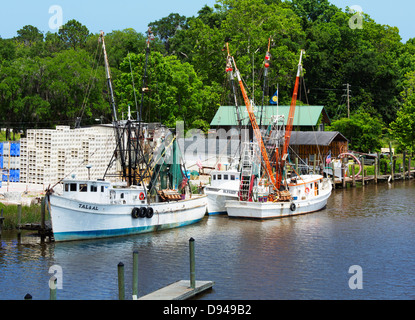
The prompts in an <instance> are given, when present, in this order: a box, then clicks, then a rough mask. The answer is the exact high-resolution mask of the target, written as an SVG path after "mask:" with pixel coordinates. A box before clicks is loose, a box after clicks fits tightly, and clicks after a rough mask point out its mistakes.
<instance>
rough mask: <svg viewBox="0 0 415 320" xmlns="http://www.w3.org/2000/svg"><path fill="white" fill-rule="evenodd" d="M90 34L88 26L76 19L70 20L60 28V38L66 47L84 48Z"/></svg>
mask: <svg viewBox="0 0 415 320" xmlns="http://www.w3.org/2000/svg"><path fill="white" fill-rule="evenodd" d="M88 36H89V30H88V28H87V27H86V26H84V25H83V24H81V23H80V22H78V21H76V20H74V19H73V20H69V21H68V22H67V23H65V24H64V25H63V26H62V27H61V28H60V29H59V38H60V39H61V40H62V42H63V43H64V44H65V46H66V48H72V49H76V48H84V47H85V44H86V41H87V39H88Z"/></svg>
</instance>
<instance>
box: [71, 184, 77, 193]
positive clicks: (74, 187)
mask: <svg viewBox="0 0 415 320" xmlns="http://www.w3.org/2000/svg"><path fill="white" fill-rule="evenodd" d="M77 186H78V185H77V184H76V183H71V185H70V191H76V190H78V189H77Z"/></svg>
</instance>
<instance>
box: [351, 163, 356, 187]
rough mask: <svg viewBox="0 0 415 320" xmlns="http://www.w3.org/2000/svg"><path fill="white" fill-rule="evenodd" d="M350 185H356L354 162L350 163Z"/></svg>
mask: <svg viewBox="0 0 415 320" xmlns="http://www.w3.org/2000/svg"><path fill="white" fill-rule="evenodd" d="M352 186H353V187H356V171H355V165H354V162H353V164H352Z"/></svg>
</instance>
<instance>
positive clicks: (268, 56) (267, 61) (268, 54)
mask: <svg viewBox="0 0 415 320" xmlns="http://www.w3.org/2000/svg"><path fill="white" fill-rule="evenodd" d="M270 46H271V37H270V38H268V50H267V53H266V54H265V59H264V67H265V70H264V85H263V88H262V107H261V118H260V119H259V125H260V126H262V115H263V113H264V99H265V88H266V85H267V80H268V70H269V66H270V60H271V53H270V52H269V50H270Z"/></svg>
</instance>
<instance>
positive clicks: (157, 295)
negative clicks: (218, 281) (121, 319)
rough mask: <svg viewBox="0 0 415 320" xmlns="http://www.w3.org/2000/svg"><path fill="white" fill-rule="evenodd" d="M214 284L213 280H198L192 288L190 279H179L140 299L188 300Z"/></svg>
mask: <svg viewBox="0 0 415 320" xmlns="http://www.w3.org/2000/svg"><path fill="white" fill-rule="evenodd" d="M213 285H214V282H213V281H196V286H195V288H194V289H192V288H191V287H190V280H179V281H177V282H174V283H172V284H170V285H168V286H167V287H164V288H162V289H159V290H157V291H154V292H152V293H150V294H148V295H145V296H143V297H140V298H138V300H186V299H189V298H191V297H194V296H195V295H197V294H199V293H201V292H203V291H206V290H208V289H211V288H212V287H213Z"/></svg>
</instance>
